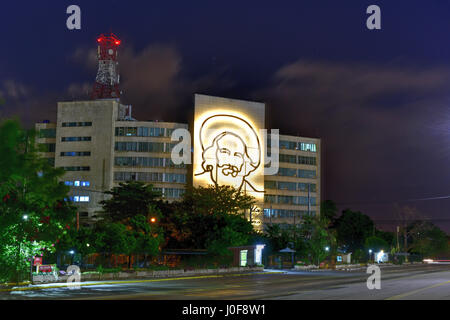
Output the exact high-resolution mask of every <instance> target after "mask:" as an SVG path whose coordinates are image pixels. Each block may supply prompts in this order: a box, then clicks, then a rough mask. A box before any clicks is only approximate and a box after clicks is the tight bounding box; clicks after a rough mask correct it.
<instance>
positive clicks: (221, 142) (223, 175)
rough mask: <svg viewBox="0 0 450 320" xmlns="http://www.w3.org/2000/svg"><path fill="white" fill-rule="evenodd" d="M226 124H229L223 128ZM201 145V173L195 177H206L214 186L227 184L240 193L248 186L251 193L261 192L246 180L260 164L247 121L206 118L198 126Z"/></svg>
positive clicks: (255, 139) (257, 146)
mask: <svg viewBox="0 0 450 320" xmlns="http://www.w3.org/2000/svg"><path fill="white" fill-rule="evenodd" d="M227 123H230V124H232V125H230V128H225V129H224V128H223V126H226V124H227ZM215 124H221V125H220V126H219V127H220V129H219V128H215ZM233 127H234V128H235V129H233ZM208 133H209V135H208ZM205 140H207V141H205ZM200 143H201V146H202V164H201V166H202V169H203V172H200V173H197V174H195V175H196V176H199V175H203V174H207V175H209V177H210V180H211V182H212V183H213V184H214V185H216V186H219V185H229V186H232V187H234V188H236V189H237V190H238V191H241V190H242V188H243V187H244V188H246V186H247V185H248V186H249V187H250V188H251V189H252V190H253V191H257V192H261V191H258V190H256V188H255V187H254V186H253V185H252V183H250V181H249V177H250V176H251V174H252V173H253V172H254V171H255V170H256V169H257V168H258V167H259V166H260V165H261V146H260V142H259V138H258V135H257V134H256V132H255V130H254V129H253V128H252V126H251V125H250V124H249V123H248V122H247V121H245V120H244V119H242V118H239V117H237V116H233V115H223V114H222V115H215V116H212V117H209V118H207V119H206V120H205V121H204V122H203V124H202V126H201V129H200ZM249 143H250V144H251V145H250V146H249V145H248V144H249ZM205 144H206V146H205Z"/></svg>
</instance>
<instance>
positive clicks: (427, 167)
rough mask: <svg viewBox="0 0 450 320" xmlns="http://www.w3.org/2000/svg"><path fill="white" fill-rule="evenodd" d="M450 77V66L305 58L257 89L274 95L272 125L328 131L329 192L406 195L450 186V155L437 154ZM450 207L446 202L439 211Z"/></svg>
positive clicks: (371, 197) (352, 196) (350, 196)
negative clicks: (438, 126) (439, 124)
mask: <svg viewBox="0 0 450 320" xmlns="http://www.w3.org/2000/svg"><path fill="white" fill-rule="evenodd" d="M449 80H450V69H449V68H447V67H439V68H427V67H409V66H395V65H363V64H360V65H358V64H352V63H347V64H346V63H331V62H317V61H303V60H300V61H298V62H295V63H293V64H290V65H287V66H284V67H282V68H281V69H279V70H278V71H277V72H276V74H275V76H274V78H273V82H272V84H271V86H270V87H268V88H265V89H264V90H259V91H257V92H256V93H255V95H254V96H255V97H258V98H259V99H261V97H263V99H265V101H266V102H267V104H268V115H269V118H270V121H269V122H270V123H269V126H271V127H278V128H281V132H285V133H286V134H294V135H303V136H315V137H320V138H322V139H323V140H322V141H323V144H324V151H325V153H324V171H323V174H324V176H325V181H324V182H325V191H326V192H325V195H326V197H327V198H331V199H333V200H335V201H337V202H347V203H348V202H360V201H375V202H376V201H390V200H403V199H409V198H418V197H421V196H429V195H430V193H431V194H433V193H434V194H438V195H439V194H448V193H449V190H450V185H449V182H448V181H449V178H450V176H449V172H448V171H446V170H444V168H445V166H446V164H447V163H448V161H449V158H448V157H443V156H437V153H439V150H441V149H442V148H446V150H448V148H447V147H446V145H447V144H448V134H447V140H445V135H442V134H441V135H437V134H435V130H433V129H432V128H434V127H435V124H436V123H437V122H439V121H440V120H441V116H442V114H447V119H448V115H449V111H448V107H447V106H448V99H449V96H448V92H450V91H449V89H450V82H449ZM275 110H276V111H275ZM449 124H450V122H447V126H448V125H449ZM424 190H426V192H425V191H424ZM447 202H448V201H447ZM360 209H361V210H364V211H366V212H369V213H375V212H373V207H372V208H371V207H361V206H360ZM449 209H450V207H449V205H448V203H447V204H446V206H444V202H442V208H441V210H438V211H434V214H436V215H438V216H439V215H444V214H446V213H447V212H448V211H449ZM382 210H384V211H386V210H387V211H389V210H391V208H386V207H384V208H383V209H382ZM423 210H427V208H425V209H423ZM380 214H383V213H380V212H376V214H375V216H380ZM384 214H387V215H388V214H389V213H388V212H384Z"/></svg>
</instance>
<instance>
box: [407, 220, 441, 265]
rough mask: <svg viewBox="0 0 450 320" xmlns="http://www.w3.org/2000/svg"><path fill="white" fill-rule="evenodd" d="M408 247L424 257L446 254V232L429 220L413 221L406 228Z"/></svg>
mask: <svg viewBox="0 0 450 320" xmlns="http://www.w3.org/2000/svg"><path fill="white" fill-rule="evenodd" d="M407 230H408V234H409V245H408V246H409V249H410V252H411V253H418V254H420V255H422V256H424V257H425V256H426V257H436V256H438V255H440V254H441V255H446V254H448V238H447V234H446V233H445V232H444V231H442V230H441V229H440V228H438V227H437V226H435V225H434V224H433V223H431V222H429V221H415V222H413V223H411V224H410V225H409V226H408V228H407Z"/></svg>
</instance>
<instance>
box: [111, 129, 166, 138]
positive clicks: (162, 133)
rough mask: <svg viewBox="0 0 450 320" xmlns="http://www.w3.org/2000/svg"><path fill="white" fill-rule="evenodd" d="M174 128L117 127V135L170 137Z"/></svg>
mask: <svg viewBox="0 0 450 320" xmlns="http://www.w3.org/2000/svg"><path fill="white" fill-rule="evenodd" d="M174 130H175V129H169V128H155V127H117V128H116V136H117V137H170V136H172V132H173V131H174Z"/></svg>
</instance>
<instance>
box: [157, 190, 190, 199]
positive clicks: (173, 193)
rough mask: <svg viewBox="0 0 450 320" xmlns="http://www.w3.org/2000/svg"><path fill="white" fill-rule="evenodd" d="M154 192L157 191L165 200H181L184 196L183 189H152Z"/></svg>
mask: <svg viewBox="0 0 450 320" xmlns="http://www.w3.org/2000/svg"><path fill="white" fill-rule="evenodd" d="M153 190H154V191H158V192H160V193H161V195H162V196H163V197H165V198H181V197H182V196H183V195H184V192H185V191H186V190H185V189H177V188H153Z"/></svg>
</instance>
